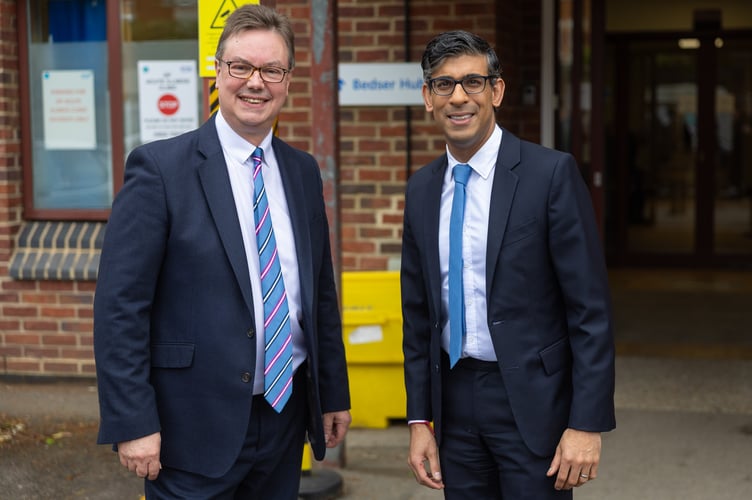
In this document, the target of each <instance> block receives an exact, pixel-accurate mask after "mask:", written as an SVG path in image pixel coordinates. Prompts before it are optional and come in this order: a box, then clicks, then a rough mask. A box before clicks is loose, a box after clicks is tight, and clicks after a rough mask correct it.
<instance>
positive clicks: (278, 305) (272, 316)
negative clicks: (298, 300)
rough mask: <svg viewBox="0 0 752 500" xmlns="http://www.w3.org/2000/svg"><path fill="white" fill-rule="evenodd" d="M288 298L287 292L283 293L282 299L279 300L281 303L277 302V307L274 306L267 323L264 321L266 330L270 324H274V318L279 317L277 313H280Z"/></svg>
mask: <svg viewBox="0 0 752 500" xmlns="http://www.w3.org/2000/svg"><path fill="white" fill-rule="evenodd" d="M286 298H287V290H283V291H282V297H280V298H279V302H277V305H275V306H274V310H273V311H272V312H271V313H269V316H268V317H267V318H266V321H264V329H266V328H267V327H268V326H269V323H271V322H272V320H273V319H274V316H276V315H277V311H279V308H280V307H282V304H283V303H284V302H285V299H286Z"/></svg>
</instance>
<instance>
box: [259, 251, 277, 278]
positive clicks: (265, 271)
mask: <svg viewBox="0 0 752 500" xmlns="http://www.w3.org/2000/svg"><path fill="white" fill-rule="evenodd" d="M276 258H277V247H274V253H273V254H272V256H271V257H270V258H269V263H267V264H266V267H265V268H264V270H263V271H261V279H264V277H265V276H266V275H267V274H269V270H270V269H271V268H272V264H274V259H276Z"/></svg>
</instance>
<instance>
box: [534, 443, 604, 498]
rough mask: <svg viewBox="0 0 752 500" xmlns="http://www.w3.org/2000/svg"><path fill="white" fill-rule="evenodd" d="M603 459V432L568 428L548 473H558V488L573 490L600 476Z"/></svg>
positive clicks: (556, 485) (548, 474) (549, 475)
mask: <svg viewBox="0 0 752 500" xmlns="http://www.w3.org/2000/svg"><path fill="white" fill-rule="evenodd" d="M600 460H601V434H600V433H599V432H585V431H578V430H575V429H567V430H565V431H564V434H562V436H561V440H560V441H559V446H557V447H556V454H555V455H554V459H553V460H552V461H551V467H550V468H549V469H548V472H547V473H546V475H547V476H548V477H551V476H553V475H554V474H557V472H558V474H557V475H556V484H555V485H554V488H556V489H557V490H562V489H563V490H571V489H572V488H574V487H576V486H582V485H583V484H585V483H586V482H588V481H591V480H593V479H595V478H596V477H598V464H599V463H600Z"/></svg>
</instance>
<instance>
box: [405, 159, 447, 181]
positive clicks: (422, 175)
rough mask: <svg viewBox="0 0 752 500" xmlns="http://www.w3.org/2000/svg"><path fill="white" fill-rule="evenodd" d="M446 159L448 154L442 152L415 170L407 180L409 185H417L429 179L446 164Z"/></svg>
mask: <svg viewBox="0 0 752 500" xmlns="http://www.w3.org/2000/svg"><path fill="white" fill-rule="evenodd" d="M446 161H447V159H446V154H442V155H441V156H438V157H436V158H435V159H433V160H431V161H430V162H429V163H426V164H425V165H423V166H422V167H420V168H418V170H416V171H414V172H413V173H412V175H410V178H409V179H408V180H407V185H408V187H410V185H411V184H412V185H417V184H422V183H424V182H426V181H428V179H429V178H431V177H432V176H433V175H435V174H436V173H437V171H438V170H439V169H441V167H442V166H445V165H446Z"/></svg>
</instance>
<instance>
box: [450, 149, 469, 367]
mask: <svg viewBox="0 0 752 500" xmlns="http://www.w3.org/2000/svg"><path fill="white" fill-rule="evenodd" d="M471 170H472V169H471V168H470V165H466V164H464V163H460V164H458V165H455V166H454V169H452V175H453V176H454V197H453V199H452V215H451V216H450V218H449V366H450V367H454V365H455V363H457V361H458V360H459V359H460V357H461V356H462V339H463V338H464V336H465V298H464V291H463V287H462V220H463V219H464V217H465V186H467V180H468V179H469V178H470V172H471Z"/></svg>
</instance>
